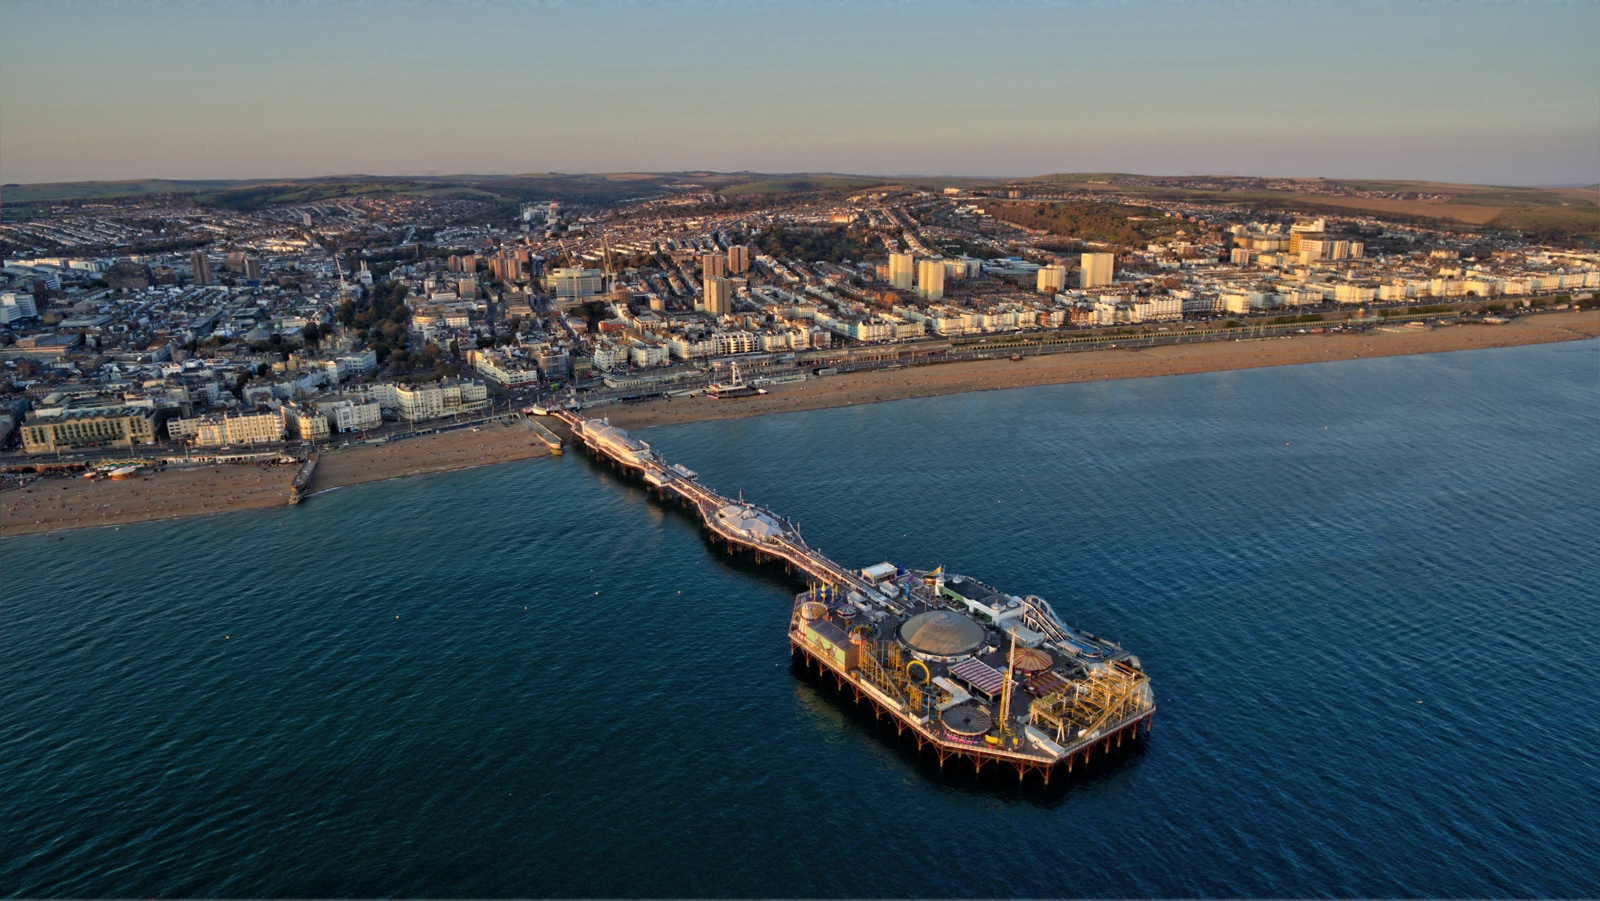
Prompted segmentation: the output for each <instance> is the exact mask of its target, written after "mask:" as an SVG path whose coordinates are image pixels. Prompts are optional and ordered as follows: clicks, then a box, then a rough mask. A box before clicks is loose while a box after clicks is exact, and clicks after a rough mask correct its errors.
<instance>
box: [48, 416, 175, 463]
mask: <svg viewBox="0 0 1600 901" xmlns="http://www.w3.org/2000/svg"><path fill="white" fill-rule="evenodd" d="M155 440H156V422H155V411H154V410H152V409H150V408H147V407H87V408H79V409H65V408H63V409H59V410H41V411H38V412H36V413H34V414H33V415H32V416H31V417H29V419H28V421H27V422H26V424H24V425H23V427H22V449H23V450H24V451H26V452H27V453H30V454H47V453H52V452H55V451H60V450H78V449H82V448H89V447H110V446H116V445H124V446H128V447H132V446H133V445H135V444H153V443H154V442H155Z"/></svg>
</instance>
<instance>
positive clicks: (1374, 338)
mask: <svg viewBox="0 0 1600 901" xmlns="http://www.w3.org/2000/svg"><path fill="white" fill-rule="evenodd" d="M1595 337H1600V310H1585V311H1570V312H1569V311H1562V312H1556V313H1540V314H1537V315H1533V316H1525V317H1519V318H1517V319H1514V320H1512V321H1511V322H1508V323H1506V324H1504V325H1480V324H1465V325H1445V326H1440V327H1437V328H1433V329H1428V330H1425V331H1424V330H1420V329H1418V330H1412V329H1404V330H1403V331H1401V330H1400V328H1398V327H1397V328H1396V330H1395V331H1376V330H1374V331H1369V332H1333V333H1328V334H1322V335H1315V334H1305V335H1293V336H1285V337H1274V338H1250V339H1243V340H1237V341H1204V342H1196V343H1193V344H1174V345H1164V346H1159V347H1143V348H1129V349H1116V350H1113V349H1109V348H1108V349H1096V350H1090V351H1078V352H1067V353H1055V354H1041V355H1038V356H1025V357H1023V359H1022V360H1020V361H1012V360H1011V359H1009V358H1008V357H1000V358H996V359H990V360H968V361H962V362H958V363H935V364H929V365H921V366H914V367H906V368H903V369H894V370H874V371H867V372H851V373H844V374H842V375H835V376H828V377H826V378H822V379H812V380H807V381H805V382H798V383H792V384H786V385H776V386H773V387H772V388H771V389H769V391H768V393H767V394H765V395H762V396H759V397H751V398H741V399H739V400H735V401H718V400H713V399H710V398H706V397H694V398H679V399H676V400H670V401H668V400H656V401H650V402H647V403H641V404H629V405H623V404H610V405H607V406H605V407H600V408H597V410H598V411H599V415H602V416H606V417H607V418H609V419H610V420H611V422H612V423H613V424H614V425H618V426H621V427H622V428H626V429H645V428H651V427H654V426H661V425H677V424H680V423H688V422H704V421H708V420H717V419H741V418H744V417H747V416H763V415H767V414H769V413H787V412H800V411H803V410H820V409H827V408H833V407H847V406H855V405H858V404H870V403H882V402H884V401H891V400H906V399H908V398H914V397H935V396H939V395H945V394H961V393H966V392H969V391H996V390H1005V389H1009V388H1031V387H1036V386H1039V385H1064V384H1072V383H1077V382H1099V381H1113V380H1118V379H1130V378H1154V377H1159V376H1167V375H1193V374H1196V373H1202V372H1229V371H1234V370H1241V369H1263V368H1268V367H1276V366H1298V365H1302V364H1306V363H1331V362H1336V361H1340V360H1352V359H1370V358H1375V357H1393V356H1414V355H1417V354H1430V353H1449V352H1453V351H1459V350H1486V349H1491V348H1497V347H1522V346H1526V345H1529V344H1549V343H1554V342H1558V341H1581V340H1585V339H1589V338H1595Z"/></svg>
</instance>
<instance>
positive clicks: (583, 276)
mask: <svg viewBox="0 0 1600 901" xmlns="http://www.w3.org/2000/svg"><path fill="white" fill-rule="evenodd" d="M545 282H546V284H547V286H548V287H549V289H550V294H551V296H552V297H555V298H556V299H557V300H583V299H585V298H589V297H594V296H595V295H596V294H599V293H601V292H603V291H604V290H605V273H603V272H601V271H600V270H598V269H583V268H580V267H576V266H569V267H564V268H563V267H558V268H556V269H552V270H550V275H549V277H547V278H546V279H545Z"/></svg>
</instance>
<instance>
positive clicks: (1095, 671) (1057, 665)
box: [551, 410, 1155, 784]
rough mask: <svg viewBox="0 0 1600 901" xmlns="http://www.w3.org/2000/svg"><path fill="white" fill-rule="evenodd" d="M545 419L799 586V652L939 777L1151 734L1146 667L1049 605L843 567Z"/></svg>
mask: <svg viewBox="0 0 1600 901" xmlns="http://www.w3.org/2000/svg"><path fill="white" fill-rule="evenodd" d="M551 415H552V416H553V417H554V418H556V419H558V420H559V421H560V422H562V423H563V424H565V425H566V426H567V427H568V428H569V429H570V430H571V432H572V434H573V437H574V438H575V439H577V441H578V442H580V443H581V444H582V446H583V447H584V448H585V449H586V450H588V451H589V452H590V453H592V454H594V455H595V456H596V457H598V458H600V459H602V460H605V461H608V462H610V463H612V464H613V465H615V466H616V467H618V468H620V469H622V470H624V471H626V472H628V473H630V474H632V475H635V476H637V477H638V478H639V479H641V480H642V481H643V482H644V483H645V484H646V485H647V486H648V487H649V488H650V489H651V490H653V491H656V492H658V493H659V494H660V496H661V497H662V498H663V499H667V500H674V501H677V502H678V503H681V504H682V505H684V506H685V507H687V508H690V509H692V510H694V511H695V513H696V515H697V517H698V518H699V520H700V522H701V524H702V525H703V526H704V527H705V529H706V532H707V534H708V535H709V537H710V538H711V539H712V541H713V542H714V543H721V544H723V545H724V546H726V547H727V548H729V549H730V550H740V551H744V552H748V553H750V554H752V555H754V557H755V559H756V560H757V561H758V562H763V563H775V564H782V565H783V566H784V567H785V568H786V569H787V570H788V571H789V572H791V573H794V574H798V575H802V576H804V578H805V580H806V582H807V584H808V588H807V590H806V591H805V592H802V593H801V594H800V595H798V596H797V597H796V598H795V601H794V607H793V610H792V612H791V617H790V628H789V643H790V650H791V654H793V655H794V656H795V657H796V658H797V659H798V660H800V661H801V662H803V663H804V664H805V666H806V667H807V668H808V669H809V670H813V671H814V672H815V673H816V674H817V675H818V676H819V677H821V678H824V679H830V678H831V680H832V681H833V683H834V685H835V686H836V687H837V689H838V690H839V692H840V694H841V695H842V696H845V697H853V698H854V700H855V701H856V702H857V703H858V704H860V703H863V702H865V703H866V704H869V705H870V706H871V709H872V711H873V714H874V716H875V717H878V718H887V719H888V720H889V721H890V722H891V723H892V724H893V725H894V726H895V728H896V730H897V732H898V733H899V734H900V735H904V734H905V733H906V732H907V731H909V732H911V733H912V735H913V736H914V737H915V739H916V742H917V747H918V750H919V751H921V750H923V749H926V748H931V749H932V750H933V752H934V753H935V754H937V756H938V762H939V766H940V767H941V768H943V767H944V765H945V764H946V763H947V762H949V761H951V760H963V761H966V762H969V763H970V764H971V765H972V767H973V770H974V771H975V772H979V773H981V772H982V770H983V768H984V767H985V766H986V765H988V764H991V763H998V764H1002V765H1007V766H1010V767H1012V768H1013V769H1014V770H1015V771H1016V773H1017V778H1018V779H1019V780H1021V779H1025V778H1026V777H1027V775H1028V774H1029V773H1032V772H1037V773H1039V774H1040V775H1041V776H1042V778H1043V781H1044V782H1045V783H1046V784H1048V783H1049V781H1050V776H1051V774H1052V772H1055V771H1057V770H1065V771H1067V772H1069V773H1070V772H1072V771H1073V770H1074V767H1083V766H1086V765H1088V764H1089V763H1090V762H1091V761H1092V760H1096V759H1100V758H1105V757H1107V756H1109V755H1110V754H1111V753H1112V752H1113V751H1114V750H1115V749H1117V748H1120V747H1122V746H1123V744H1124V743H1125V742H1133V741H1135V740H1137V739H1141V738H1144V737H1146V736H1148V735H1149V732H1150V724H1151V719H1152V717H1153V716H1154V714H1155V701H1154V697H1153V695H1152V694H1151V691H1150V680H1149V677H1148V676H1147V675H1146V674H1145V673H1144V671H1143V668H1142V666H1141V664H1140V662H1139V659H1138V658H1137V657H1135V656H1133V655H1132V654H1129V653H1127V652H1126V651H1124V650H1123V649H1122V647H1121V646H1120V645H1117V644H1115V643H1114V642H1111V641H1108V640H1106V639H1103V638H1100V637H1098V636H1095V635H1091V634H1088V633H1085V632H1082V631H1078V630H1075V629H1072V628H1071V627H1069V626H1067V625H1066V624H1065V623H1063V622H1061V620H1060V619H1059V618H1058V617H1057V615H1056V613H1055V611H1054V610H1053V609H1052V608H1051V607H1050V605H1049V603H1047V602H1046V601H1045V600H1044V599H1042V598H1040V597H1037V596H1034V595H1028V596H1026V597H1015V596H1012V595H1007V594H1004V593H1002V592H1000V591H999V590H997V589H995V588H992V587H990V586H988V585H985V584H983V583H981V582H978V581H977V580H975V579H970V578H967V577H965V576H946V575H945V574H944V573H943V570H942V567H941V568H940V569H938V570H935V571H933V572H921V571H914V570H909V569H904V568H901V567H898V566H895V565H894V564H890V563H883V564H879V565H877V566H872V567H868V568H866V569H862V570H856V569H849V568H846V567H844V566H841V565H840V564H838V563H836V562H835V561H833V560H832V559H830V558H829V557H828V556H827V555H826V554H823V553H822V552H821V551H819V550H817V549H816V548H813V547H811V546H810V545H808V544H807V543H806V541H805V539H804V538H802V537H801V536H800V531H799V529H798V528H796V527H795V526H794V524H793V523H791V522H790V521H789V520H787V519H786V518H784V517H783V516H781V515H779V514H777V513H775V512H774V511H772V510H770V509H768V508H766V507H762V506H759V505H757V504H752V503H749V502H747V501H745V500H743V499H742V498H739V499H734V498H729V497H727V496H725V495H722V494H720V493H718V492H717V491H715V490H713V489H711V488H708V487H706V486H705V485H703V484H701V482H700V480H699V476H698V474H696V473H695V472H694V471H693V470H691V469H688V468H687V467H685V466H683V465H681V464H677V463H669V462H668V461H667V460H666V459H665V458H663V457H662V456H661V454H660V453H659V452H658V451H656V450H655V449H653V448H651V447H650V445H649V444H647V443H646V442H644V441H641V440H640V439H638V438H637V437H635V436H633V435H631V434H629V433H628V432H627V431H626V430H624V429H621V428H618V427H616V426H613V425H611V424H610V423H609V422H608V421H606V420H604V419H590V418H587V417H585V416H583V415H582V414H581V413H579V412H576V411H572V410H556V411H553V412H552V413H551Z"/></svg>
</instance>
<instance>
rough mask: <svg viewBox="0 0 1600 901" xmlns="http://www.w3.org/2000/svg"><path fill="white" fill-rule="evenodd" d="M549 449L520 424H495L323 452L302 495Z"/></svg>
mask: <svg viewBox="0 0 1600 901" xmlns="http://www.w3.org/2000/svg"><path fill="white" fill-rule="evenodd" d="M549 453H550V450H549V448H547V447H545V446H544V444H543V443H542V442H541V441H540V440H539V438H538V436H536V435H534V434H533V432H531V431H529V430H528V428H527V426H525V425H523V424H522V423H520V422H510V423H496V424H493V425H487V426H482V427H480V428H479V429H478V430H476V431H474V430H472V429H458V430H456V431H453V432H442V433H440V434H437V435H424V436H421V437H419V438H407V439H405V440H404V441H392V442H389V443H388V444H378V445H372V446H367V447H351V448H346V449H344V450H333V451H326V452H324V453H323V455H322V459H321V460H320V461H319V462H318V463H317V469H316V472H315V473H314V474H313V475H312V477H311V487H310V490H308V491H307V492H306V493H307V494H315V493H316V492H318V491H326V490H327V489H329V488H337V487H340V486H344V485H359V484H361V483H362V482H377V481H381V480H383V479H398V478H402V477H405V476H417V475H423V474H425V473H430V472H446V471H448V470H453V469H466V468H469V467H472V466H483V465H485V464H489V463H508V462H510V461H512V460H526V459H529V458H532V457H544V456H548V455H549Z"/></svg>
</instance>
